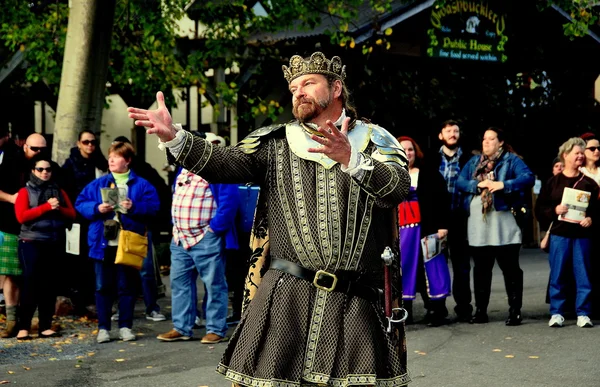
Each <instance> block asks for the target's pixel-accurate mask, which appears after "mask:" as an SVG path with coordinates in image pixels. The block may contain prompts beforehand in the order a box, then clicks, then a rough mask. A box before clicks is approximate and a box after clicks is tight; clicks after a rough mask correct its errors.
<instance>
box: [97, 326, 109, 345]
mask: <svg viewBox="0 0 600 387" xmlns="http://www.w3.org/2000/svg"><path fill="white" fill-rule="evenodd" d="M109 341H110V333H108V331H107V330H106V329H100V330H99V331H98V336H96V342H97V343H98V344H102V343H108V342H109Z"/></svg>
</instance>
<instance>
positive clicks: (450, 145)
mask: <svg viewBox="0 0 600 387" xmlns="http://www.w3.org/2000/svg"><path fill="white" fill-rule="evenodd" d="M443 143H444V146H445V147H446V148H448V149H450V150H454V149H456V148H458V141H456V142H455V143H454V144H448V142H447V141H446V140H444V141H443Z"/></svg>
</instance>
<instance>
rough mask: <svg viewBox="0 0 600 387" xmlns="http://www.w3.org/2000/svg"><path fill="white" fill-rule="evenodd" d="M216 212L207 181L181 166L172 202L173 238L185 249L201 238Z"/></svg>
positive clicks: (215, 205) (215, 204)
mask: <svg viewBox="0 0 600 387" xmlns="http://www.w3.org/2000/svg"><path fill="white" fill-rule="evenodd" d="M216 213H217V203H216V201H215V200H214V197H213V194H212V192H211V190H210V187H209V185H208V182H207V181H206V180H204V179H203V178H201V177H200V176H198V175H195V174H193V173H191V172H189V171H188V170H187V169H183V170H182V171H181V173H180V174H179V175H178V176H177V180H176V181H175V193H174V194H173V206H172V207H171V216H172V218H173V241H174V242H175V244H177V245H179V244H180V243H181V245H182V246H183V248H185V249H189V248H191V247H192V246H194V245H196V244H197V243H198V242H200V241H201V240H202V238H204V233H205V232H207V229H208V225H209V223H210V221H211V219H212V218H213V217H214V216H215V214H216Z"/></svg>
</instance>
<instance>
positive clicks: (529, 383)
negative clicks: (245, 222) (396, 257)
mask: <svg viewBox="0 0 600 387" xmlns="http://www.w3.org/2000/svg"><path fill="white" fill-rule="evenodd" d="M546 259H547V257H546V255H545V254H543V253H541V252H538V251H537V250H535V249H525V250H523V252H522V254H521V265H522V268H523V271H524V273H525V291H524V307H523V315H524V321H523V324H522V325H521V326H518V327H507V326H505V325H504V319H505V318H506V315H507V310H508V306H507V304H506V295H505V292H504V282H503V280H502V275H501V272H500V270H499V269H498V267H497V266H496V268H495V269H494V282H493V285H492V286H493V288H492V299H491V303H490V308H489V313H490V319H491V321H490V323H488V324H483V325H470V324H465V323H454V324H450V325H447V326H443V327H439V328H428V327H426V326H424V325H420V324H416V325H413V326H409V327H408V330H407V345H408V367H409V372H410V374H411V377H412V379H413V382H412V383H411V384H410V386H411V387H425V386H427V387H431V386H436V387H465V386H473V387H479V386H485V387H520V386H523V387H555V386H556V387H559V386H561V387H562V386H565V385H573V386H600V354H599V352H600V351H599V350H598V348H600V326H598V327H595V328H591V329H581V328H578V327H577V326H576V325H575V321H574V320H567V321H566V326H565V327H564V328H560V329H554V328H549V327H548V325H547V323H548V318H549V315H548V305H547V304H545V291H546V284H547V279H548V264H547V261H546ZM163 280H164V281H165V282H168V278H163ZM200 288H202V287H201V286H200ZM160 303H161V305H162V306H163V311H165V312H166V313H167V315H170V300H169V299H167V298H163V299H161V300H160ZM453 306H454V304H453V300H451V299H450V300H448V307H449V309H451V308H452V307H453ZM136 311H137V313H136V321H135V323H134V331H135V332H137V333H138V340H137V341H136V342H132V343H124V342H120V341H117V340H115V341H112V342H110V343H107V344H101V345H99V344H96V343H95V340H94V335H93V331H94V329H95V324H93V323H92V322H87V321H85V320H84V321H81V320H74V321H71V320H69V319H63V320H62V321H61V323H62V324H63V325H64V326H65V330H64V333H65V336H63V337H61V338H57V339H34V340H32V341H30V342H17V341H16V340H15V339H8V340H3V341H0V383H1V382H3V381H6V382H7V384H9V383H10V384H15V385H20V386H99V387H100V386H102V387H103V386H113V385H118V386H121V387H128V386H140V385H151V386H210V387H226V386H227V387H229V386H230V383H229V382H227V381H226V380H225V379H223V378H222V377H221V376H220V375H218V374H217V373H216V372H215V371H214V369H215V366H216V364H217V363H218V361H219V359H220V357H221V354H222V352H223V351H224V349H225V346H226V344H224V343H221V344H217V345H205V344H201V343H200V341H199V340H193V341H188V342H174V343H164V342H159V341H158V340H156V339H155V336H156V335H157V334H159V333H162V332H166V331H168V330H169V329H170V328H171V323H170V321H165V322H151V321H147V320H145V319H144V317H143V302H141V301H140V302H138V305H137V307H136ZM414 312H415V319H416V321H419V319H420V318H421V317H422V304H421V303H420V302H419V301H417V302H416V303H415V306H414ZM595 322H596V323H599V324H600V321H595ZM203 333H204V332H203V331H202V330H198V331H197V337H201V336H202V335H203ZM116 334H117V332H116V329H115V328H113V335H116Z"/></svg>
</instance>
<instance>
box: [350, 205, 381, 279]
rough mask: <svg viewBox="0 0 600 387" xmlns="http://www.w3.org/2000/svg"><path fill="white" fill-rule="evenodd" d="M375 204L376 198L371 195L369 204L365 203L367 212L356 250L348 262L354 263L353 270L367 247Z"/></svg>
mask: <svg viewBox="0 0 600 387" xmlns="http://www.w3.org/2000/svg"><path fill="white" fill-rule="evenodd" d="M373 204H375V200H374V199H373V198H372V197H371V196H369V197H367V204H366V205H365V212H364V215H363V219H362V222H361V225H360V230H359V231H358V240H357V241H356V242H355V243H354V246H355V248H354V252H353V254H352V259H350V261H349V262H348V263H349V264H351V265H352V269H351V270H357V269H358V264H359V263H360V260H361V258H362V252H363V249H364V248H365V241H366V239H367V230H368V229H369V227H370V226H371V219H372V215H373Z"/></svg>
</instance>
